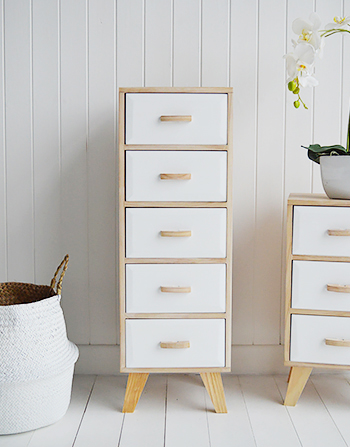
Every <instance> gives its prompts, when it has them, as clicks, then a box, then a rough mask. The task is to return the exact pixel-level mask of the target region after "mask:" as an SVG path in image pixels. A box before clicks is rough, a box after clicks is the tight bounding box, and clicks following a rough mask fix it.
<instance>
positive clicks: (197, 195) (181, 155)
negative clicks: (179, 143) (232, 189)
mask: <svg viewBox="0 0 350 447" xmlns="http://www.w3.org/2000/svg"><path fill="white" fill-rule="evenodd" d="M226 178H227V153H226V151H126V200H129V201H184V202H186V201H197V202H201V201H206V202H215V201H216V202H224V201H225V200H226Z"/></svg>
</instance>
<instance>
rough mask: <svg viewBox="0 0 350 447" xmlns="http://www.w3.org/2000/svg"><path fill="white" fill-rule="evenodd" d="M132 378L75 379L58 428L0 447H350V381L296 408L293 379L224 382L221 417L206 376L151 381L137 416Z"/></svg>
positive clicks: (331, 381)
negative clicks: (288, 397)
mask: <svg viewBox="0 0 350 447" xmlns="http://www.w3.org/2000/svg"><path fill="white" fill-rule="evenodd" d="M126 381H127V376H126V375H120V376H97V377H95V376H82V375H81V376H76V377H75V378H74V381H73V390H72V399H71V405H70V407H69V409H68V412H67V414H66V415H65V416H64V417H63V418H62V419H61V420H60V421H58V422H57V423H56V424H53V425H51V426H49V427H45V428H41V429H38V430H35V431H32V432H27V433H20V434H15V435H7V436H6V435H3V436H0V447H179V446H181V447H281V446H283V447H346V446H348V447H350V423H349V420H350V383H349V382H350V380H349V376H347V375H346V374H313V375H312V376H311V377H310V379H309V381H308V383H307V385H306V387H305V390H304V392H303V393H302V395H301V397H300V399H299V402H298V403H297V405H296V406H295V407H285V406H284V405H283V398H284V396H285V393H286V391H287V377H286V376H234V375H230V374H224V375H223V382H224V389H225V396H226V403H227V409H228V413H227V414H217V413H215V411H214V407H213V404H212V402H211V400H210V397H209V395H208V394H207V391H206V389H205V388H204V386H203V383H202V380H201V378H200V376H199V374H169V375H165V374H164V375H163V374H151V375H150V376H149V378H148V381H147V383H146V386H145V389H144V391H143V393H142V395H141V398H140V401H139V403H138V405H137V407H136V410H135V412H134V413H131V414H124V413H122V407H123V401H124V394H125V389H126Z"/></svg>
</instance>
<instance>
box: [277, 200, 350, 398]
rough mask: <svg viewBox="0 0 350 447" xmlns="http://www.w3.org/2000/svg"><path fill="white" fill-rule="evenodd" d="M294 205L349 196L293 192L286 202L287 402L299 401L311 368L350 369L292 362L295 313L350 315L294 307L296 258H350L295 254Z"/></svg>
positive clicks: (344, 202) (336, 203)
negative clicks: (293, 282) (291, 339)
mask: <svg viewBox="0 0 350 447" xmlns="http://www.w3.org/2000/svg"><path fill="white" fill-rule="evenodd" d="M294 206H327V207H350V202H349V201H348V200H335V199H329V198H328V197H327V196H326V195H324V194H291V195H290V196H289V199H288V204H287V244H286V301H285V345H284V364H285V365H286V366H290V367H291V371H290V380H289V384H288V389H287V394H286V398H285V401H284V405H288V406H294V405H296V403H297V401H298V399H299V397H300V395H301V393H302V391H303V389H304V387H305V385H306V382H307V380H308V378H309V376H310V374H311V371H312V368H330V369H350V365H349V366H347V365H329V364H323V363H305V362H292V361H291V360H290V337H291V316H292V315H324V316H338V317H350V312H344V311H331V310H315V309H297V308H293V307H292V303H291V298H292V293H291V291H292V268H293V261H327V262H350V257H345V256H310V255H294V254H293V212H294Z"/></svg>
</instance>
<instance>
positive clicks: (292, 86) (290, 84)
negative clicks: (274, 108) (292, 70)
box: [288, 81, 297, 92]
mask: <svg viewBox="0 0 350 447" xmlns="http://www.w3.org/2000/svg"><path fill="white" fill-rule="evenodd" d="M296 88H297V83H296V82H295V81H290V82H288V90H290V91H291V92H294V90H295V89H296Z"/></svg>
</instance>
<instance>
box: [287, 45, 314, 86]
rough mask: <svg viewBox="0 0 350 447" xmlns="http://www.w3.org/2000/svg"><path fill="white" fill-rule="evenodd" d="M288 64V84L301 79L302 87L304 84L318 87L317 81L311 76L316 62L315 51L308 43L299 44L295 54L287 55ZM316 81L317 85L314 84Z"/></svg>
mask: <svg viewBox="0 0 350 447" xmlns="http://www.w3.org/2000/svg"><path fill="white" fill-rule="evenodd" d="M285 59H286V62H287V72H288V76H289V77H288V79H287V83H288V82H290V81H292V80H294V79H295V78H298V79H299V82H300V84H301V86H303V87H304V86H305V85H304V84H305V83H306V84H308V85H310V84H313V85H317V81H316V79H315V78H314V77H313V76H311V71H312V67H313V63H314V61H315V49H314V47H313V46H312V45H310V44H308V43H305V42H304V43H299V44H298V45H297V46H296V47H295V49H294V52H293V53H288V54H286V55H285ZM315 81H316V84H315V83H314V82H315Z"/></svg>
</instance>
